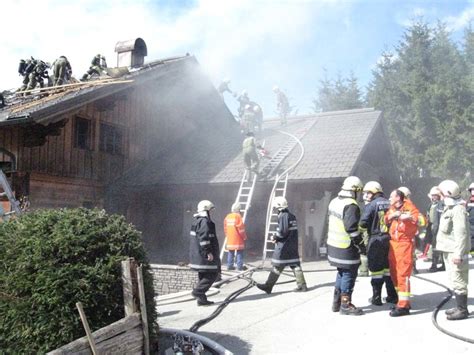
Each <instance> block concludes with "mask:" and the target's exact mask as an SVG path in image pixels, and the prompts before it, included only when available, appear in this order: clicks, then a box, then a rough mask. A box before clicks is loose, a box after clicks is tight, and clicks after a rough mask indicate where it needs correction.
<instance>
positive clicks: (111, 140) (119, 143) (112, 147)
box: [99, 122, 125, 155]
mask: <svg viewBox="0 0 474 355" xmlns="http://www.w3.org/2000/svg"><path fill="white" fill-rule="evenodd" d="M99 130H100V133H99V150H100V151H101V152H104V153H108V154H112V155H123V147H124V137H125V135H124V129H123V128H122V127H119V126H117V125H113V124H110V123H104V122H101V123H100V128H99Z"/></svg>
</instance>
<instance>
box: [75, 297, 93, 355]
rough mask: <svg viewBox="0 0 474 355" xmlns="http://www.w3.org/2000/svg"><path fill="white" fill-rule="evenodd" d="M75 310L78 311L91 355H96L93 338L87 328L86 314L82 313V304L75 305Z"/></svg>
mask: <svg viewBox="0 0 474 355" xmlns="http://www.w3.org/2000/svg"><path fill="white" fill-rule="evenodd" d="M76 307H77V310H78V311H79V315H80V316H81V321H82V326H83V327H84V330H85V331H86V335H87V340H89V345H90V347H91V349H92V354H94V355H97V354H98V353H97V348H96V347H95V342H94V338H93V337H92V333H91V329H90V328H89V323H88V322H87V318H86V314H85V313H84V309H83V308H82V303H81V302H77V303H76Z"/></svg>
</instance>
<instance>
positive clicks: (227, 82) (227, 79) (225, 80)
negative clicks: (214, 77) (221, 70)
mask: <svg viewBox="0 0 474 355" xmlns="http://www.w3.org/2000/svg"><path fill="white" fill-rule="evenodd" d="M222 82H224V83H226V84H229V83H230V79H229V78H225V79H224V80H222Z"/></svg>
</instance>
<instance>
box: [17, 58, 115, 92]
mask: <svg viewBox="0 0 474 355" xmlns="http://www.w3.org/2000/svg"><path fill="white" fill-rule="evenodd" d="M106 68H107V63H106V61H105V57H104V56H103V55H101V54H97V55H96V56H94V58H92V61H91V65H90V67H89V70H88V71H87V72H86V73H85V74H84V75H83V76H82V78H81V81H87V80H89V79H90V78H91V77H92V76H93V75H94V74H95V75H98V76H100V75H102V74H103V73H105V70H106ZM48 69H52V70H53V75H52V77H50V76H49V74H48ZM18 74H20V75H21V76H22V77H23V84H22V86H21V87H20V88H19V89H18V91H25V90H26V91H29V90H32V89H35V88H36V87H37V86H38V85H39V87H40V88H43V87H44V86H45V79H46V81H47V85H46V86H60V85H63V84H66V83H68V82H71V80H72V67H71V63H70V62H69V60H68V59H67V58H66V56H63V55H62V56H60V57H59V58H58V59H56V60H55V61H54V62H53V64H49V63H48V62H44V61H43V60H40V59H35V58H33V57H31V58H30V59H21V60H20V64H19V66H18Z"/></svg>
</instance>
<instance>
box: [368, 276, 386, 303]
mask: <svg viewBox="0 0 474 355" xmlns="http://www.w3.org/2000/svg"><path fill="white" fill-rule="evenodd" d="M379 282H380V281H379ZM369 302H370V303H371V304H373V305H374V306H381V305H382V304H383V303H382V284H380V283H378V282H376V281H375V282H374V281H372V297H370V298H369Z"/></svg>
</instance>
